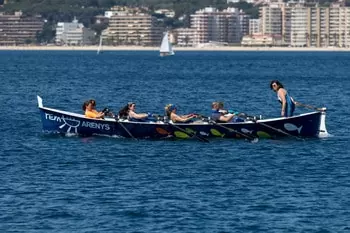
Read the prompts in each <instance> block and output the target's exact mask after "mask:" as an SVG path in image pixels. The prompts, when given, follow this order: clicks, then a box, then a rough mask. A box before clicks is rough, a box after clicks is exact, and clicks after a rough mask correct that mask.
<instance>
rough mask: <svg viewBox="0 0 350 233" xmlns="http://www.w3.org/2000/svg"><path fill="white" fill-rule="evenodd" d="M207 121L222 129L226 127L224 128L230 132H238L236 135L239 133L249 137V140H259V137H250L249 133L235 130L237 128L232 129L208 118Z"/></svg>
mask: <svg viewBox="0 0 350 233" xmlns="http://www.w3.org/2000/svg"><path fill="white" fill-rule="evenodd" d="M209 122H210V123H212V124H214V125H216V126H219V127H221V128H223V129H226V130H228V131H230V132H234V133H236V134H238V135H241V136H243V137H245V138H247V139H249V141H250V142H254V143H256V142H258V141H259V139H258V138H256V137H252V136H250V135H248V134H245V133H241V132H239V131H237V130H235V129H232V128H229V127H226V126H223V125H220V124H218V123H216V122H215V121H213V120H210V121H209Z"/></svg>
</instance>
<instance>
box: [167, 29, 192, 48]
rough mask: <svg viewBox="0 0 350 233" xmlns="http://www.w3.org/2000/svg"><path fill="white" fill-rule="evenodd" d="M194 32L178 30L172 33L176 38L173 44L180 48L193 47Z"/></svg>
mask: <svg viewBox="0 0 350 233" xmlns="http://www.w3.org/2000/svg"><path fill="white" fill-rule="evenodd" d="M196 33H197V32H196V30H195V29H192V28H178V29H175V30H174V31H173V34H174V37H175V38H176V40H175V43H176V44H177V46H181V47H192V46H194V45H195V43H194V38H195V35H196Z"/></svg>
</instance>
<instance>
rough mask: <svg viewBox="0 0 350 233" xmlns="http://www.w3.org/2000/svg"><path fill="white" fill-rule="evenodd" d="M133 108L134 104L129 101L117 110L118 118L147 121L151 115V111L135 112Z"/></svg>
mask: <svg viewBox="0 0 350 233" xmlns="http://www.w3.org/2000/svg"><path fill="white" fill-rule="evenodd" d="M135 108H136V104H135V103H133V102H129V103H128V104H127V105H125V106H124V107H123V108H122V109H121V110H120V111H119V118H121V119H128V120H129V121H147V120H148V118H149V117H151V116H152V114H151V113H136V112H135Z"/></svg>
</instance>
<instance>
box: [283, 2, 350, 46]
mask: <svg viewBox="0 0 350 233" xmlns="http://www.w3.org/2000/svg"><path fill="white" fill-rule="evenodd" d="M284 12H285V17H284V26H285V27H284V29H285V30H284V34H285V35H286V38H290V40H289V41H286V42H288V43H290V45H291V46H295V47H300V46H307V47H310V46H312V47H328V46H339V47H350V8H348V7H341V6H331V7H305V6H294V7H287V8H285V9H284Z"/></svg>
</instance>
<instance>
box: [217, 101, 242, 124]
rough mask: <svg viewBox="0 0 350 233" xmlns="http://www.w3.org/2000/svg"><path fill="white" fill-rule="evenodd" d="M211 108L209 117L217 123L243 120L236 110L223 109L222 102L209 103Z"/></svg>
mask: <svg viewBox="0 0 350 233" xmlns="http://www.w3.org/2000/svg"><path fill="white" fill-rule="evenodd" d="M211 108H212V113H211V119H212V120H214V121H216V122H218V123H227V122H243V121H244V119H242V118H240V117H239V113H238V112H231V111H228V110H224V109H223V108H224V103H223V102H213V103H212V105H211Z"/></svg>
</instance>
